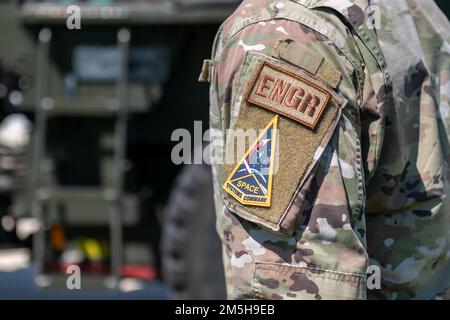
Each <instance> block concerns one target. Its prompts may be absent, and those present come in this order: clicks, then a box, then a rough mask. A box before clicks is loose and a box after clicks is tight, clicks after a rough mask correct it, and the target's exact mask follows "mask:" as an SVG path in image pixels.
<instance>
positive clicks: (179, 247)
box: [161, 165, 226, 300]
mask: <svg viewBox="0 0 450 320" xmlns="http://www.w3.org/2000/svg"><path fill="white" fill-rule="evenodd" d="M161 259H162V275H163V279H164V280H165V282H166V283H167V284H168V285H169V288H170V297H171V298H172V299H194V300H203V299H225V298H226V292H225V279H224V272H223V265H222V249H221V244H220V240H219V237H218V235H217V232H216V229H215V213H214V195H213V184H212V173H211V167H210V166H208V165H188V166H186V167H185V168H183V170H182V171H181V173H180V175H179V176H178V177H177V179H176V181H175V186H174V189H173V190H172V192H171V195H170V197H169V202H168V206H167V208H166V212H165V218H164V222H163V230H162V239H161Z"/></svg>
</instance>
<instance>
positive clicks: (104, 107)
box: [0, 0, 239, 299]
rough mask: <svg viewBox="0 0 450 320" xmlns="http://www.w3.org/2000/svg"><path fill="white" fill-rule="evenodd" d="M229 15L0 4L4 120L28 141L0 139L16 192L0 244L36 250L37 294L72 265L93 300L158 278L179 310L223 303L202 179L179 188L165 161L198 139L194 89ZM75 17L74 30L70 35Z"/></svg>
mask: <svg viewBox="0 0 450 320" xmlns="http://www.w3.org/2000/svg"><path fill="white" fill-rule="evenodd" d="M238 2H239V1H231V0H216V1H214V0H177V1H175V0H174V1H168V0H147V1H108V0H97V1H94V0H92V1H63V0H61V1H0V30H1V31H0V33H1V35H2V36H1V39H2V43H1V44H0V61H1V63H2V66H4V68H6V69H7V70H10V72H9V73H8V74H10V76H8V79H13V80H14V81H13V80H8V81H10V82H11V84H8V85H5V87H4V88H3V87H1V85H0V99H3V100H5V101H6V102H5V103H2V110H1V119H0V120H4V127H5V128H6V129H7V128H8V125H9V128H11V127H12V128H16V131H17V130H19V131H20V133H21V135H22V136H23V140H24V142H22V145H21V146H20V147H19V148H15V149H14V148H12V147H10V146H9V147H8V143H6V144H3V143H2V127H1V126H0V158H1V160H0V185H1V186H3V181H6V180H5V179H3V178H2V177H3V176H5V177H10V178H11V179H12V178H14V179H15V180H11V179H10V182H9V184H5V185H8V186H9V187H8V188H5V192H3V194H4V196H3V198H2V199H1V204H2V208H4V210H3V211H2V212H1V213H0V215H2V220H5V221H6V222H8V221H9V222H10V223H9V225H11V226H12V227H11V228H7V230H6V229H4V228H3V229H2V231H1V232H2V233H1V234H0V236H1V238H0V239H1V241H2V243H6V242H7V241H10V242H14V243H15V245H22V246H23V245H27V246H30V247H31V248H32V252H33V256H32V259H33V263H34V267H35V270H36V282H37V284H38V285H40V286H43V287H46V286H50V287H51V286H53V285H57V284H58V283H59V282H60V281H59V280H58V279H59V278H58V275H59V274H61V273H64V272H65V270H66V268H67V266H69V265H71V264H77V265H79V266H80V267H81V270H82V272H83V276H85V274H88V275H90V276H91V277H92V278H93V279H97V280H95V281H97V282H98V284H99V285H100V286H104V285H106V286H109V287H111V288H117V287H118V283H119V281H120V279H122V278H124V277H135V278H140V279H145V280H155V279H160V278H161V277H163V278H164V279H165V280H166V281H167V283H168V284H169V285H170V286H171V287H172V288H173V290H172V293H173V297H176V298H193V299H195V298H222V297H224V296H225V294H224V285H223V279H222V269H221V268H222V265H221V261H220V252H221V249H220V245H219V241H218V239H217V236H216V234H215V233H214V231H213V230H214V217H213V208H212V206H213V203H212V195H211V194H210V193H211V192H212V191H211V177H210V172H209V167H208V166H206V165H192V166H187V167H185V168H184V169H183V173H182V174H181V176H180V177H179V178H178V179H175V178H176V177H177V175H178V174H179V171H180V169H181V168H180V166H176V165H174V164H173V163H172V161H171V157H170V155H171V149H172V147H173V146H174V144H175V142H172V141H171V134H172V132H173V131H174V130H175V129H177V128H186V129H188V130H193V129H194V125H193V123H194V120H201V121H203V124H204V128H203V129H204V130H206V129H207V126H208V87H207V86H206V85H200V84H198V83H197V81H196V80H197V78H198V74H199V71H200V69H201V64H202V60H203V58H205V57H208V56H209V55H210V47H211V43H212V41H213V38H214V36H215V33H216V31H217V29H218V27H219V24H220V23H221V22H222V21H223V20H224V19H225V18H226V17H227V16H228V15H229V14H230V13H231V12H232V10H233V9H234V7H235V6H236V4H237V3H238ZM72 4H77V5H78V6H79V8H80V9H81V11H80V13H81V15H80V17H81V20H80V22H81V25H80V27H81V29H76V28H75V29H73V30H71V29H68V27H67V18H68V17H69V16H70V15H71V13H72V11H67V8H68V6H69V5H72ZM6 69H5V70H6ZM2 70H3V69H2ZM12 75H14V76H12ZM1 76H2V77H3V72H2V73H1ZM2 79H3V78H2ZM2 81H3V80H2ZM5 81H6V80H5ZM2 90H3V93H4V94H3V95H2ZM3 100H2V101H3ZM5 121H6V122H5ZM6 129H5V130H6ZM30 130H31V138H32V139H31V142H30V143H29V144H27V143H26V141H27V137H29V135H30V134H29V132H30ZM5 132H8V131H5ZM9 132H13V131H11V129H10V131H9ZM8 136H11V134H10V135H6V137H8ZM16 136H17V135H16ZM6 140H7V139H6ZM16 144H17V145H19V144H20V143H16ZM193 147H194V146H193ZM200 147H201V146H200ZM8 159H9V160H8ZM14 159H17V161H16V160H14ZM19 159H25V160H23V161H22V160H21V161H19ZM8 161H9V163H13V164H14V166H11V165H10V167H8V166H6V167H8V169H5V170H4V169H3V167H4V163H7V162H8ZM8 170H9V171H8ZM3 172H4V173H5V174H6V175H3ZM172 189H174V191H173V192H172V195H171V196H170V201H169V194H170V193H171V190H172ZM2 190H3V189H2ZM167 206H168V207H167ZM21 221H28V222H29V223H28V224H27V225H28V228H25V229H27V230H28V232H27V230H23V229H24V228H23V227H22V228H21V231H20V230H16V229H17V227H18V226H19V225H20V222H21ZM194 222H197V223H194ZM199 222H200V223H199ZM162 230H164V232H163V231H162ZM30 234H32V236H30ZM200 236H201V237H200ZM161 238H163V240H162V242H163V244H162V246H161V248H162V250H161V251H160V249H159V248H160V239H161ZM31 239H32V242H31ZM160 252H162V257H161V255H160ZM64 279H65V278H64ZM58 281H59V282H58ZM95 281H94V282H95Z"/></svg>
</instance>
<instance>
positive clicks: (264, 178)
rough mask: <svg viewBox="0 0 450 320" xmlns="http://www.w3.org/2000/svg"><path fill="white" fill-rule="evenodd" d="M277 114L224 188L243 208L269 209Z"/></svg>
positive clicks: (235, 169) (237, 166)
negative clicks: (247, 206)
mask: <svg viewBox="0 0 450 320" xmlns="http://www.w3.org/2000/svg"><path fill="white" fill-rule="evenodd" d="M277 128H278V115H276V116H275V117H274V118H273V119H272V121H270V123H269V124H268V125H267V127H266V128H265V129H264V130H263V131H262V133H261V134H260V135H259V137H258V138H257V139H256V141H255V142H254V143H253V144H252V145H251V146H250V148H249V149H248V150H247V152H246V153H245V155H244V157H243V158H242V159H241V160H240V161H239V162H238V164H237V165H236V167H235V168H234V169H233V171H232V172H231V174H230V176H229V177H228V179H227V180H226V182H225V184H224V185H223V188H224V190H225V191H226V192H228V193H229V194H230V195H231V196H233V197H234V198H235V199H236V200H237V201H239V202H240V203H242V204H243V205H251V206H258V207H270V204H271V195H272V180H273V170H274V159H275V149H276V143H277V141H276V139H277V133H276V130H277Z"/></svg>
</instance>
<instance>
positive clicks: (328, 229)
mask: <svg viewBox="0 0 450 320" xmlns="http://www.w3.org/2000/svg"><path fill="white" fill-rule="evenodd" d="M316 221H317V225H318V227H319V233H320V235H321V236H322V238H323V240H322V243H323V244H331V243H332V242H333V240H334V238H335V237H336V234H337V232H336V230H334V229H333V227H332V226H331V225H330V224H329V223H328V220H327V219H326V218H317V220H316Z"/></svg>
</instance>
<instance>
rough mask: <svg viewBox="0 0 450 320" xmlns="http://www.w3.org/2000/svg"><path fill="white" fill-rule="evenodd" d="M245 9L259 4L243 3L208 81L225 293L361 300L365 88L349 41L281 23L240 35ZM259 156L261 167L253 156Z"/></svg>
mask: <svg viewBox="0 0 450 320" xmlns="http://www.w3.org/2000/svg"><path fill="white" fill-rule="evenodd" d="M248 3H253V4H255V5H258V3H260V2H258V1H254V2H244V4H243V5H241V7H240V8H239V9H238V10H237V13H236V14H235V15H234V16H233V17H231V18H230V19H229V20H228V21H227V22H226V23H225V24H224V25H223V26H222V28H221V31H220V33H219V37H218V40H217V42H216V48H215V53H214V61H213V63H214V67H213V74H212V85H211V109H210V121H211V128H212V129H213V131H214V132H215V136H216V139H215V140H214V141H215V143H214V148H213V154H214V156H213V161H214V163H213V171H214V179H215V195H216V209H217V230H218V233H219V235H220V237H221V239H222V243H223V256H224V263H225V269H226V277H227V289H228V296H229V298H231V299H255V298H256V299H364V298H366V284H365V281H366V269H367V262H368V256H367V252H366V249H365V239H364V230H365V226H364V219H363V217H362V212H363V206H364V201H365V191H364V183H363V181H364V172H363V169H362V168H363V164H362V156H361V154H362V152H361V145H360V141H361V137H360V132H361V125H360V123H361V120H360V118H359V117H360V115H359V104H358V102H361V100H360V99H361V97H362V89H361V82H362V81H360V80H361V79H359V78H358V77H357V76H356V75H355V64H354V59H352V58H350V57H349V52H350V53H352V46H351V43H350V42H351V40H350V39H348V41H349V43H350V44H349V45H348V47H349V50H348V51H347V52H342V51H341V50H339V49H338V48H337V47H336V46H335V45H334V44H333V42H332V41H331V40H330V39H328V38H327V37H325V36H324V35H322V34H321V33H319V32H317V31H315V30H313V29H312V28H310V27H308V26H306V25H304V24H302V23H300V22H298V21H292V20H289V19H270V18H265V19H260V20H259V21H258V19H255V22H254V23H249V24H248V25H245V27H240V24H239V14H243V13H242V11H246V10H247V11H248V10H252V8H251V6H248ZM261 3H264V1H262V2H261ZM261 5H263V4H261ZM286 5H288V4H287V2H286ZM253 9H255V8H253ZM255 10H256V9H255ZM236 21H238V22H236ZM241 25H242V24H241ZM353 56H357V54H356V53H355V54H354V55H353ZM356 67H360V66H359V65H358V66H356ZM358 79H359V80H358ZM293 88H295V89H296V90H297V93H296V92H295V90H293ZM368 95H369V96H370V94H368ZM296 98H298V99H296ZM297 100H298V101H297ZM305 100H307V101H306V102H305ZM289 108H291V109H295V110H289ZM302 109H303V110H302ZM230 129H231V130H230ZM253 129H254V130H256V131H257V132H258V133H257V134H256V135H255V136H254V138H252V139H249V141H247V142H245V143H244V146H245V147H244V148H243V150H244V154H243V156H241V155H240V154H239V152H236V151H235V150H236V149H239V148H236V149H234V147H236V145H237V143H236V142H235V138H236V135H238V136H241V135H242V134H243V133H248V132H250V131H251V130H253ZM236 130H238V132H239V133H237V134H236V133H235V132H236ZM272 150H275V151H274V152H272ZM245 151H246V152H245ZM264 152H265V153H266V154H267V157H266V161H265V162H264V163H259V162H258V161H259V160H258V158H255V157H256V156H255V154H259V153H264ZM269 153H270V156H269V155H268V154H269ZM218 155H221V156H218ZM229 156H231V158H232V159H233V160H232V161H226V160H229V158H228V157H229ZM225 158H226V159H225ZM218 159H220V160H218ZM252 159H253V160H255V159H256V160H255V161H256V163H253V164H252V163H251V160H252ZM263 169H268V171H267V172H266V173H264V172H263V171H262V170H263ZM240 172H243V173H242V174H240ZM255 172H256V173H255ZM261 173H262V174H261ZM258 174H260V175H258ZM256 186H257V187H256Z"/></svg>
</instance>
